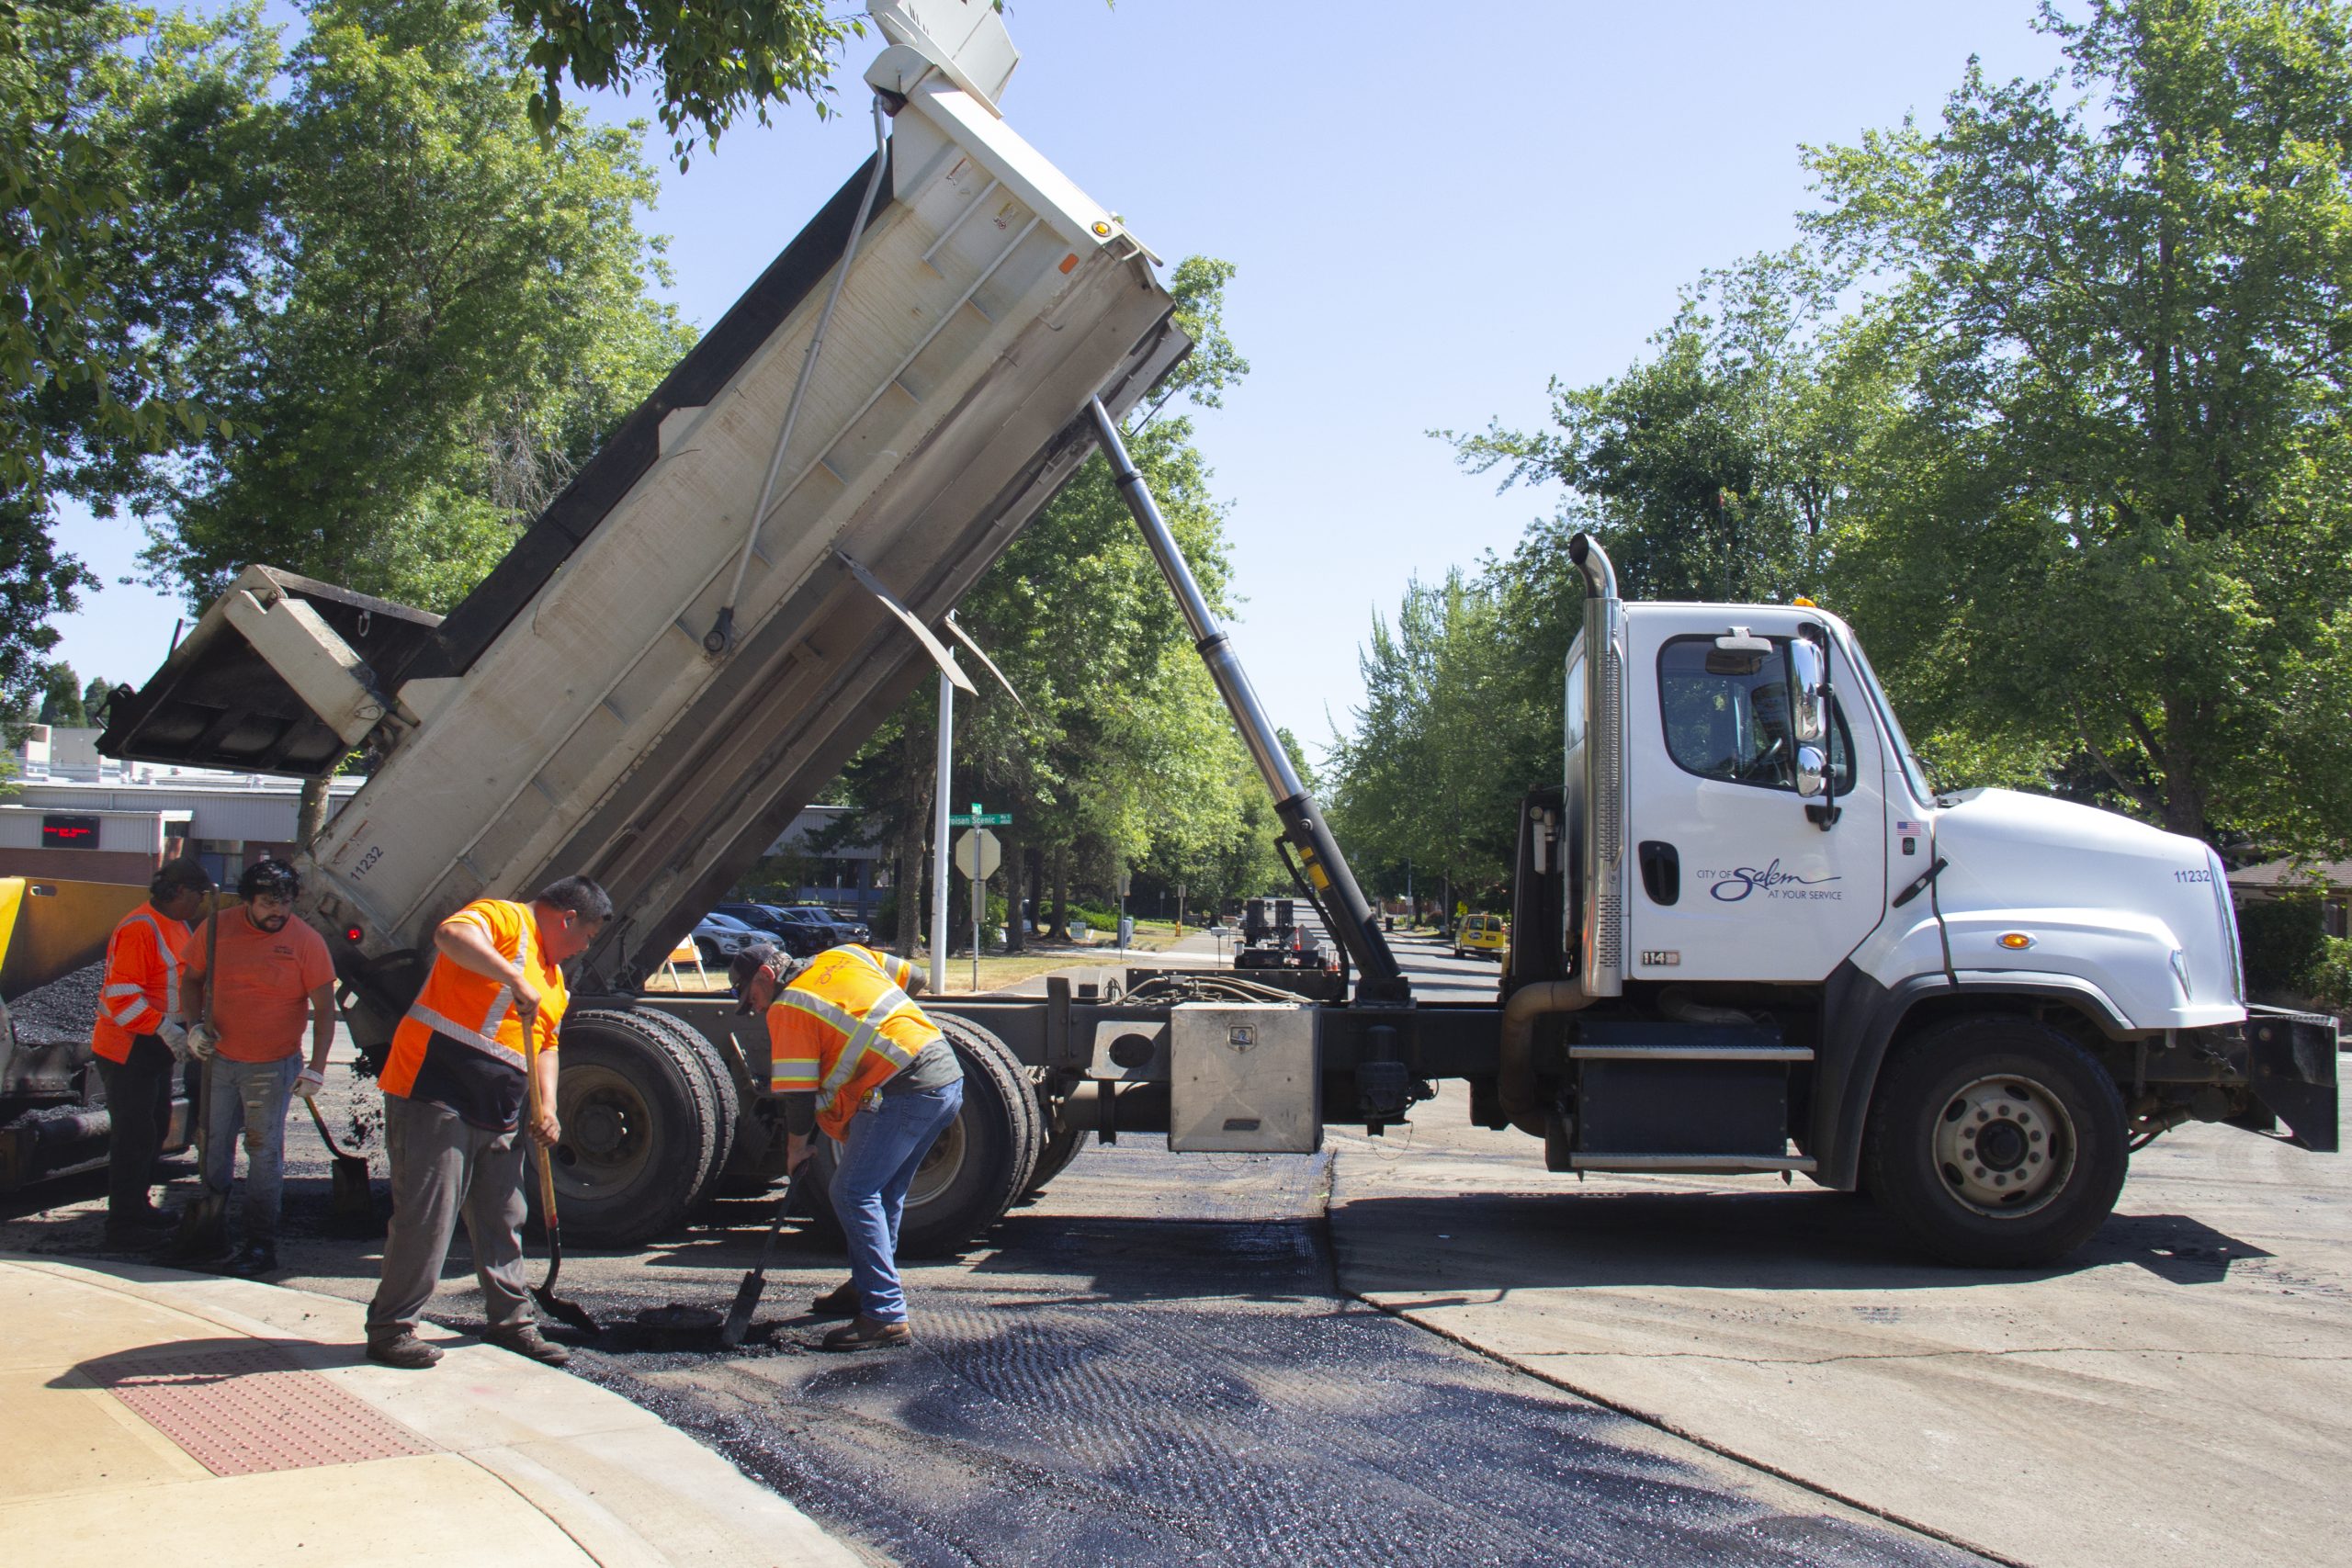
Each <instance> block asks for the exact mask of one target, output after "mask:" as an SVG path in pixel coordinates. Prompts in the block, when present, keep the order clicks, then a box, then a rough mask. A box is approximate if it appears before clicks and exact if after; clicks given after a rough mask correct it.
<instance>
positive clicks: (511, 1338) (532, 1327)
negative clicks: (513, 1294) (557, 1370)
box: [481, 1319, 571, 1367]
mask: <svg viewBox="0 0 2352 1568" xmlns="http://www.w3.org/2000/svg"><path fill="white" fill-rule="evenodd" d="M481 1337H483V1338H484V1339H486V1340H488V1341H489V1342H490V1343H491V1344H492V1345H495V1346H497V1347H498V1348H500V1349H502V1350H512V1351H514V1352H515V1354H516V1355H518V1356H524V1357H527V1358H529V1359H532V1360H534V1361H537V1362H538V1363H539V1365H541V1366H543V1367H560V1366H562V1365H563V1364H564V1363H565V1362H566V1361H569V1360H571V1351H569V1350H567V1349H565V1348H563V1347H562V1346H560V1345H559V1344H557V1343H556V1342H555V1341H554V1340H552V1339H549V1338H548V1337H547V1336H546V1335H544V1334H541V1333H540V1332H539V1325H537V1324H536V1323H532V1322H530V1321H529V1320H527V1319H526V1320H525V1321H524V1322H521V1323H510V1324H507V1325H505V1326H504V1327H503V1328H485V1329H483V1330H482V1331H481Z"/></svg>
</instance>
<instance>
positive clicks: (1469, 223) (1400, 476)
mask: <svg viewBox="0 0 2352 1568" xmlns="http://www.w3.org/2000/svg"><path fill="white" fill-rule="evenodd" d="M2033 10H2034V6H2033V5H2032V3H2031V0H1946V3H1944V4H1939V5H1923V4H1904V5H1888V4H1885V3H1884V0H1880V3H1877V4H1860V3H1826V0H1825V3H1816V4H1804V5H1792V4H1783V5H1781V6H1754V5H1745V4H1666V5H1653V6H1597V5H1564V4H1557V3H1548V4H1547V3H1544V0H1503V3H1498V4H1492V5H1488V6H1464V7H1463V8H1461V9H1459V10H1452V9H1443V10H1442V9H1440V8H1438V7H1434V6H1409V7H1408V6H1306V5H1270V4H1267V3H1265V0H1259V3H1257V4H1240V3H1238V0H1119V4H1118V6H1117V7H1116V9H1111V8H1109V7H1106V6H1103V4H1101V0H1052V3H1050V4H1048V3H1046V0H1031V3H1028V4H1016V5H1014V6H1012V7H1011V8H1010V10H1009V13H1008V23H1009V26H1010V28H1011V29H1012V37H1013V40H1014V42H1015V43H1016V44H1018V45H1019V46H1020V48H1021V50H1022V51H1023V62H1022V64H1021V67H1020V70H1019V71H1018V72H1017V73H1015V74H1014V76H1013V79H1012V85H1011V86H1010V87H1009V88H1008V90H1007V92H1006V95H1005V102H1004V108H1005V112H1006V118H1008V120H1009V121H1010V122H1011V123H1012V126H1013V127H1014V128H1015V129H1016V130H1019V131H1020V132H1021V133H1022V134H1023V136H1025V137H1027V138H1028V139H1029V140H1030V141H1032V142H1033V143H1035V145H1036V146H1037V147H1038V148H1039V149H1040V150H1041V151H1043V152H1045V153H1046V156H1047V157H1049V158H1051V159H1053V160H1054V161H1055V162H1056V163H1057V164H1060V165H1061V166H1062V167H1063V168H1064V169H1065V170H1066V171H1068V172H1069V175H1071V176H1072V177H1073V178H1074V179H1076V180H1077V181H1078V183H1079V184H1080V186H1082V187H1083V188H1085V189H1086V190H1087V191H1088V192H1089V193H1090V194H1091V195H1093V196H1094V197H1096V198H1097V199H1099V200H1101V201H1103V203H1104V204H1105V205H1106V206H1109V207H1110V208H1112V209H1114V210H1115V211H1117V212H1119V213H1120V214H1122V215H1123V216H1124V217H1125V219H1126V220H1127V221H1128V222H1129V223H1130V224H1131V225H1132V227H1133V228H1134V230H1135V231H1136V233H1137V234H1138V235H1140V236H1141V237H1142V238H1143V239H1144V241H1145V242H1146V243H1148V244H1150V245H1151V246H1152V247H1153V248H1154V249H1155V250H1157V251H1158V252H1159V253H1160V254H1162V255H1164V256H1166V257H1167V258H1169V260H1170V263H1171V264H1172V263H1173V261H1174V260H1175V259H1176V258H1178V257H1180V256H1183V255H1187V254H1196V253H1199V254H1211V255H1217V256H1222V257H1225V258H1226V259H1227V260H1229V261H1232V262H1233V263H1235V264H1236V265H1238V267H1239V269H1240V271H1239V276H1238V277H1237V278H1236V279H1235V281H1234V284H1233V287H1232V288H1231V290H1230V294H1229V304H1228V309H1227V326H1228V328H1229V330H1230V331H1231V333H1232V335H1233V337H1234V340H1235V342H1236V344H1238V346H1239V348H1240V350H1241V352H1242V353H1243V354H1244V355H1247V356H1248V357H1249V359H1250V362H1251V366H1252V371H1251V375H1250V378H1249V380H1248V381H1247V382H1246V383H1245V384H1244V385H1243V386H1242V387H1241V388H1240V389H1239V390H1238V392H1236V393H1234V394H1232V395H1230V396H1229V397H1228V398H1227V405H1226V407H1225V409H1224V410H1223V411H1221V412H1212V413H1206V414H1204V415H1203V416H1202V418H1201V419H1200V422H1199V438H1200V443H1201V446H1202V447H1203V449H1204V452H1205V453H1206V454H1207V457H1208V458H1209V461H1210V463H1211V464H1212V465H1213V467H1214V468H1215V469H1216V489H1217V491H1218V493H1219V494H1220V495H1222V496H1223V497H1224V498H1226V499H1227V501H1228V502H1230V503H1231V512H1230V514H1229V517H1228V520H1227V535H1228V537H1229V539H1230V542H1231V547H1232V554H1233V559H1234V564H1235V567H1236V579H1235V581H1236V587H1237V590H1238V593H1239V595H1240V596H1241V598H1242V600H1243V604H1242V605H1241V609H1240V615H1239V617H1238V624H1237V626H1236V627H1235V634H1236V641H1237V643H1238V647H1239V649H1240V652H1241V654H1242V657H1243V659H1244V660H1246V662H1247V664H1248V666H1249V669H1250V672H1251V675H1252V677H1253V679H1254V680H1255V681H1256V682H1257V685H1258V688H1259V690H1260V692H1261V694H1262V695H1263V696H1264V698H1265V701H1266V705H1267V706H1268V708H1269V709H1270V710H1271V711H1272V714H1273V716H1274V717H1275V719H1276V721H1277V722H1279V723H1283V724H1286V725H1288V726H1290V727H1291V728H1293V729H1294V730H1295V731H1296V732H1297V733H1298V735H1299V736H1300V738H1301V739H1303V740H1305V741H1306V742H1307V743H1308V745H1309V746H1310V747H1311V748H1317V749H1319V748H1320V747H1321V745H1322V744H1324V743H1325V741H1326V740H1327V739H1328V738H1329V732H1330V728H1329V723H1328V722H1327V719H1326V714H1327V713H1328V714H1329V715H1330V716H1331V717H1332V718H1334V719H1336V720H1337V721H1338V722H1339V723H1340V725H1341V726H1342V727H1345V726H1346V725H1347V724H1348V722H1349V717H1348V715H1349V709H1350V708H1351V705H1353V704H1354V703H1356V702H1357V701H1358V700H1359V699H1360V695H1361V690H1362V687H1361V682H1360V680H1359V677H1358V673H1357V665H1356V660H1357V655H1358V652H1359V649H1361V647H1362V645H1363V640H1364V637H1365V633H1366V630H1367V628H1368V627H1369V626H1370V625H1371V622H1372V618H1373V617H1374V615H1376V614H1381V613H1384V612H1386V611H1391V610H1393V608H1394V606H1395V604H1396V603H1397V597H1398V595H1399V593H1400V592H1401V591H1402V590H1403V588H1404V586H1405V583H1406V581H1407V580H1408V578H1410V577H1413V576H1415V575H1419V576H1420V577H1422V578H1425V579H1426V578H1435V577H1442V575H1443V574H1444V572H1445V570H1446V569H1447V568H1448V567H1451V566H1457V565H1459V566H1465V567H1466V566H1470V565H1473V564H1474V563H1475V562H1476V560H1477V558H1478V557H1479V556H1480V555H1481V553H1482V552H1485V551H1487V550H1490V549H1491V550H1496V551H1508V550H1509V549H1510V547H1511V545H1512V544H1513V542H1514V541H1516V540H1517V538H1518V537H1519V536H1520V534H1521V530H1522V529H1523V528H1524V527H1525V526H1526V525H1527V523H1528V521H1529V520H1530V519H1531V518H1532V517H1534V516H1536V515H1539V514H1542V513H1547V512H1549V511H1550V509H1551V507H1552V505H1553V502H1554V498H1553V497H1551V496H1549V495H1547V494H1544V493H1543V492H1540V491H1525V490H1518V491H1510V492H1508V493H1506V494H1504V495H1501V496H1499V497H1498V495H1496V493H1495V491H1494V486H1493V483H1492V482H1491V480H1488V479H1475V478H1471V477H1468V476H1465V475H1464V474H1462V473H1461V472H1460V471H1459V470H1457V469H1456V468H1454V466H1453V461H1452V457H1451V454H1450V452H1449V451H1448V449H1447V448H1446V447H1445V446H1443V445H1442V443H1439V442H1437V441H1433V440H1430V439H1429V438H1428V437H1427V436H1426V435H1425V434H1423V433H1424V432H1425V431H1427V430H1429V429H1430V428H1432V427H1453V428H1457V429H1466V428H1475V427H1477V426H1480V425H1483V424H1484V423H1486V422H1487V420H1488V419H1489V418H1494V417H1499V418H1500V419H1502V420H1503V421H1504V422H1505V423H1510V424H1516V425H1532V424H1534V423H1538V422H1540V421H1541V420H1542V418H1543V417H1544V411H1545V407H1546V400H1545V398H1544V386H1545V383H1546V381H1547V380H1548V379H1549V378H1551V377H1554V376H1558V377H1560V378H1563V379H1564V380H1566V381H1569V382H1585V381H1594V380H1600V379H1601V378H1606V377H1608V376H1611V375H1613V374H1615V373H1616V372H1618V371H1620V370H1622V369H1623V367H1625V366H1626V365H1627V364H1628V363H1629V362H1630V361H1632V360H1633V359H1634V357H1636V356H1637V355H1640V354H1641V353H1642V350H1643V341H1644V339H1645V338H1646V337H1647V336H1648V334H1649V333H1652V332H1653V331H1655V330H1656V329H1657V327H1658V326H1659V325H1661V324H1662V323H1663V322H1664V321H1666V320H1667V319H1668V316H1669V315H1670V314H1671V312H1672V310H1673V308H1674V303H1675V292H1676V289H1677V288H1678V287H1679V286H1680V285H1682V284H1684V283H1685V282H1687V281H1689V280H1690V279H1691V278H1692V277H1693V276H1696V275H1697V274H1698V273H1699V272H1700V271H1702V269H1704V268H1707V267H1711V266H1718V265H1724V264H1725V263H1728V262H1730V261H1732V260H1734V259H1735V258H1736V257H1738V256H1740V255H1743V254H1747V253H1750V252H1753V251H1758V250H1763V249H1768V248H1775V247H1779V246H1782V245H1785V244H1787V243H1789V242H1790V241H1791V240H1792V238H1793V237H1794V231H1795V229H1794V214H1795V213H1796V212H1797V211H1798V210H1799V209H1801V208H1802V207H1804V205H1805V203H1806V201H1807V195H1806V190H1805V179H1804V171H1803V170H1802V169H1801V168H1800V166H1799V164H1798V154H1797V149H1798V145H1799V143H1802V142H1812V143H1819V142H1825V141H1847V140H1850V139H1852V138H1853V137H1855V136H1856V135H1858V134H1859V133H1860V131H1862V130H1864V129H1866V128H1870V127H1874V126H1888V125H1893V124H1894V123H1896V122H1897V121H1899V120H1900V119H1901V118H1902V117H1903V116H1904V114H1905V112H1908V111H1917V113H1919V114H1920V115H1921V116H1922V118H1931V117H1933V116H1934V114H1935V113H1936V112H1937V111H1938V109H1939V106H1940V105H1941V104H1942V102H1943V100H1944V98H1945V96H1946V95H1947V94H1949V93H1950V91H1951V88H1952V87H1953V86H1954V85H1957V84H1958V82H1959V81H1960V78H1961V75H1962V71H1963V69H1964V67H1965V64H1966V62H1967V60H1968V57H1969V56H1970V55H1971V54H1972V53H1973V54H1976V55H1979V56H1981V57H1982V58H1983V60H1984V62H1985V68H1986V70H1987V71H1988V73H1991V74H1993V75H1995V76H1996V77H1998V78H2007V77H2009V76H2014V75H2021V74H2030V75H2040V74H2042V73H2046V72H2048V71H2050V70H2051V69H2052V68H2053V67H2054V66H2055V65H2056V64H2057V62H2058V54H2057V51H2056V49H2055V47H2054V45H2053V43H2052V40H2051V39H2047V38H2044V37H2042V36H2041V35H2040V34H2037V33H2035V32H2033V31H2032V30H2031V28H2030V26H2029V21H2030V17H2031V15H2032V13H2033ZM273 11H274V13H280V12H281V8H280V7H273ZM876 48H877V45H876V43H875V42H874V41H872V40H868V41H867V42H865V43H863V44H855V43H854V44H853V45H852V47H851V51H850V59H849V62H848V68H847V69H845V70H844V71H843V72H842V75H841V83H842V85H841V91H840V95H839V99H838V101H839V102H840V103H841V105H842V107H843V108H844V109H846V110H847V111H849V112H847V113H846V114H844V115H843V116H842V117H841V118H838V119H836V120H834V121H832V122H831V123H826V124H820V123H818V122H817V121H816V119H815V118H814V117H813V115H811V114H810V113H809V110H808V109H807V108H806V107H802V106H792V107H786V108H785V109H784V110H782V111H781V112H780V113H779V114H778V115H777V117H776V123H775V125H774V126H773V127H770V128H768V129H766V130H761V129H758V128H756V127H754V128H752V129H750V130H738V131H735V132H731V133H729V136H728V137H727V138H726V140H725V141H722V142H721V143H720V145H719V148H718V152H717V153H716V154H715V155H713V154H709V153H706V154H704V155H702V156H699V157H697V158H695V160H694V163H693V166H692V168H691V170H690V171H689V172H688V173H687V174H685V175H679V174H678V173H677V171H676V169H675V168H674V167H673V166H670V165H668V164H664V165H663V166H664V169H665V183H664V194H663V197H662V203H661V205H660V207H659V208H658V209H656V210H655V211H654V212H652V213H651V214H650V215H649V217H648V220H647V221H648V225H649V227H650V229H652V230H654V231H659V232H663V233H667V234H669V235H670V236H672V243H671V248H670V257H671V261H672V265H673V267H674V269H675V273H676V285H675V288H674V290H673V298H674V299H675V301H676V303H677V304H678V306H679V308H680V310H682V311H683V312H684V314H685V315H686V317H687V318H689V319H690V320H692V321H695V323H696V324H697V325H707V324H708V323H709V322H711V321H715V320H716V319H717V318H718V315H719V313H720V312H721V311H722V310H725V309H726V307H727V306H728V305H729V303H730V302H731V301H732V300H733V299H734V298H735V296H736V294H737V293H738V292H739V291H740V290H741V288H744V287H745V286H746V285H748V284H749V283H750V282H751V281H752V278H754V277H755V276H758V274H759V272H760V270H761V269H762V268H763V266H765V265H766V264H767V263H768V261H769V260H770V259H771V258H772V257H773V256H774V255H775V252H776V251H777V250H778V249H779V248H781V247H782V245H783V244H784V243H786V241H787V240H789V239H790V238H791V236H792V235H793V234H794V233H795V232H797V231H798V229H799V227H800V225H801V224H802V222H803V221H805V220H806V219H807V218H808V216H809V214H810V213H811V212H812V211H813V210H814V209H816V206H817V205H818V203H819V202H820V200H821V199H822V197H824V196H826V195H828V194H830V193H831V191H832V190H833V188H834V187H835V186H838V185H839V184H840V183H841V182H842V180H843V179H844V178H846V177H847V176H848V175H849V174H850V172H851V171H852V170H853V169H854V167H855V165H856V164H857V162H858V161H859V159H860V158H862V157H863V156H864V154H865V146H866V143H867V141H868V138H869V136H870V131H869V128H868V121H867V119H866V116H865V112H864V95H863V84H862V83H861V82H859V81H858V73H860V72H862V71H863V70H864V68H865V63H866V62H867V61H869V60H870V59H871V58H872V56H873V54H874V53H875V52H876ZM607 107H609V108H610V109H611V110H612V111H613V112H615V113H617V114H619V115H622V116H626V115H627V114H628V112H629V107H628V105H627V104H626V103H620V104H616V105H612V106H603V107H600V109H599V112H605V108H607ZM654 141H655V144H654V146H653V147H651V148H650V152H651V153H652V154H653V155H654V156H655V158H656V159H657V160H659V159H660V157H661V155H662V152H664V151H665V150H666V147H667V142H666V140H664V139H662V138H660V137H659V134H658V132H657V133H656V136H655V138H654ZM66 539H67V543H68V545H69V547H72V548H74V550H76V551H77V552H79V553H80V554H82V555H83V556H84V557H85V558H86V559H88V560H89V561H90V562H91V564H92V565H93V566H94V567H95V568H96V570H98V571H99V572H100V573H101V575H103V576H105V577H106V578H107V580H108V583H109V586H108V587H107V588H106V589H105V590H104V591H103V592H100V593H98V594H96V595H93V596H92V597H91V599H90V601H89V602H88V604H86V606H85V609H84V610H82V611H81V612H80V613H78V614H76V615H74V616H71V617H69V618H68V619H66V620H65V621H64V622H63V623H62V631H63V632H64V641H63V643H62V647H61V649H60V652H61V653H62V656H63V657H64V658H65V659H66V660H68V661H69V662H71V663H72V664H73V665H74V668H75V670H76V671H79V672H80V673H81V674H82V676H83V677H84V678H85V679H87V678H88V677H89V676H91V675H93V674H104V675H106V676H107V677H108V678H109V679H111V680H116V681H120V680H131V681H134V682H136V681H140V680H143V679H144V678H145V676H146V675H147V673H148V672H149V671H152V670H153V668H154V666H155V665H156V664H157V663H158V662H160V660H162V658H163V655H164V651H165V649H166V648H167V646H168V644H169V641H170V637H171V630H172V622H173V618H174V616H175V615H178V614H179V613H180V606H179V605H178V604H177V603H176V602H175V601H174V600H172V599H170V598H168V597H159V596H157V595H155V594H153V593H152V592H149V591H147V590H145V589H142V588H137V587H122V586H114V585H113V581H114V580H115V579H117V578H119V577H121V576H123V575H124V574H125V573H127V572H128V571H130V570H131V566H132V559H131V558H132V556H133V555H134V554H135V552H136V550H137V548H138V546H139V544H140V542H141V541H140V536H139V534H138V530H137V525H135V524H133V523H130V522H112V523H98V522H94V521H91V520H88V519H86V518H85V519H80V520H78V521H76V522H74V524H72V525H69V526H68V528H67V530H66Z"/></svg>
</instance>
